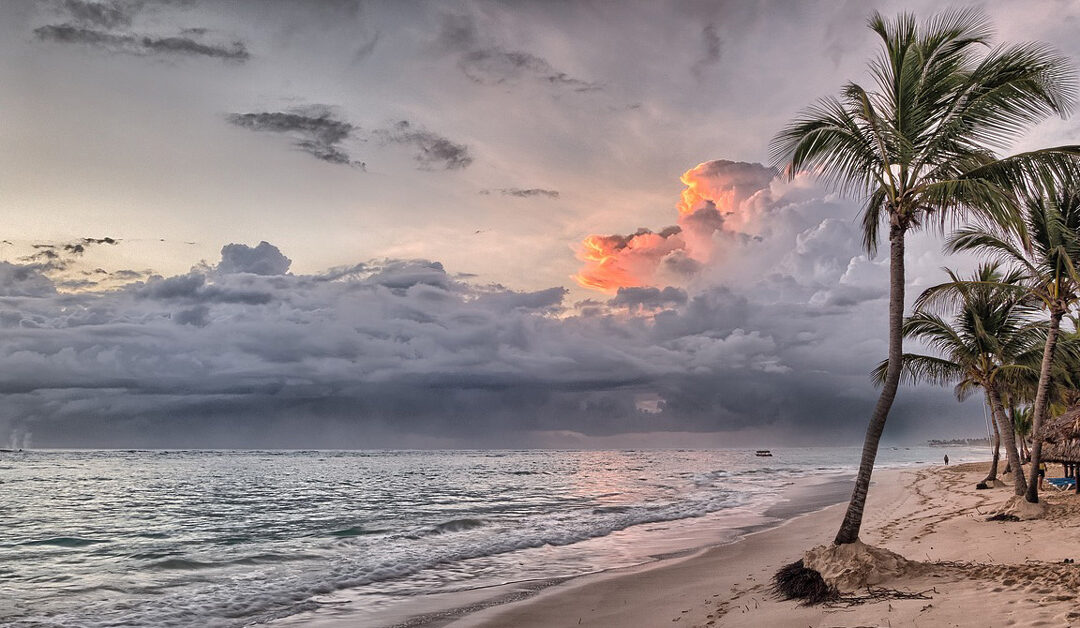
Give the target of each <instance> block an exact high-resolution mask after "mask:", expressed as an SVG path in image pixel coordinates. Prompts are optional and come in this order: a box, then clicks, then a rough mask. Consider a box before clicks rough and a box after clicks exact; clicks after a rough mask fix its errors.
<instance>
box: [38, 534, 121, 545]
mask: <svg viewBox="0 0 1080 628" xmlns="http://www.w3.org/2000/svg"><path fill="white" fill-rule="evenodd" d="M109 542H110V541H107V540H101V539H84V538H80V537H77V536H57V537H53V538H51V539H40V540H36V541H24V542H22V543H19V544H18V545H55V546H58V547H86V546H87V545H97V544H98V543H109Z"/></svg>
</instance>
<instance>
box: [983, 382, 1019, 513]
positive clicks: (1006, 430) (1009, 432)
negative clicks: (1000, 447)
mask: <svg viewBox="0 0 1080 628" xmlns="http://www.w3.org/2000/svg"><path fill="white" fill-rule="evenodd" d="M986 394H987V395H989V396H990V411H991V412H992V413H993V415H994V420H995V421H997V422H998V428H1000V430H1001V439H1002V440H1004V441H1005V456H1006V457H1007V458H1008V459H1009V467H1010V468H1011V469H1012V472H1013V484H1014V487H1015V489H1016V494H1017V495H1023V494H1024V491H1025V490H1027V482H1025V481H1024V467H1023V466H1021V464H1020V453H1019V452H1018V451H1017V450H1016V432H1015V431H1014V430H1013V425H1012V421H1011V420H1009V417H1008V416H1007V415H1006V414H1005V406H1003V405H1001V395H1000V394H998V390H997V384H995V383H993V382H989V383H988V384H987V385H986Z"/></svg>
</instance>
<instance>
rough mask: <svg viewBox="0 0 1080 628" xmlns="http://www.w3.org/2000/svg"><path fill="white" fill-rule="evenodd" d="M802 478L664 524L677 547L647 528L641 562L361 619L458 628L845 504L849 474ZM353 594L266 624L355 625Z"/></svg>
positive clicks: (282, 627) (428, 598)
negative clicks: (734, 504)
mask: <svg viewBox="0 0 1080 628" xmlns="http://www.w3.org/2000/svg"><path fill="white" fill-rule="evenodd" d="M889 471H890V470H885V471H881V473H886V472H889ZM803 480H804V482H805V483H799V482H795V483H792V485H789V486H785V487H784V488H783V489H782V491H781V492H780V496H779V499H778V500H777V501H776V502H774V503H772V504H770V505H768V506H767V507H766V508H765V509H764V510H763V511H762V512H760V513H754V514H753V515H752V516H751V517H750V518H751V520H750V521H747V522H746V523H743V524H740V525H736V526H733V527H716V528H712V527H710V524H714V525H722V524H723V523H724V522H723V521H722V520H721V521H715V520H713V521H710V520H709V517H708V516H706V517H703V518H690V519H684V520H676V521H673V522H667V524H665V525H674V526H678V527H679V528H680V530H679V534H678V536H680V538H683V539H684V540H685V539H690V540H689V542H690V543H691V545H689V546H686V547H678V546H677V543H675V542H673V541H671V540H670V539H668V538H666V537H667V535H666V534H665V532H648V533H646V535H647V536H646V537H642V540H643V541H645V542H647V543H649V544H658V545H659V546H660V547H661V548H663V546H664V545H667V546H669V547H671V548H672V549H669V550H665V549H660V550H659V551H657V552H656V553H651V552H650V553H647V554H645V555H643V557H644V558H645V560H643V561H642V562H638V563H635V564H632V565H627V566H622V567H613V568H608V569H603V570H599V571H594V572H589V573H583V574H575V575H570V576H556V577H551V578H540V579H533V580H522V581H516V582H508V583H504V584H500V585H494V586H486V587H478V588H476V589H471V590H468V591H458V592H453V593H434V594H428V595H423V596H418V597H416V598H415V599H412V600H408V601H405V602H403V603H402V604H401V605H400V606H398V607H395V608H394V609H393V612H388V613H385V614H383V615H382V617H383V619H381V620H379V619H378V616H376V617H366V618H364V619H365V621H372V620H375V623H372V624H370V625H373V626H380V627H382V628H444V627H446V626H458V625H459V622H462V621H466V622H467V621H469V620H470V618H472V617H474V616H483V614H484V613H485V612H488V611H491V610H492V609H500V608H507V607H512V606H514V605H517V604H527V603H529V602H530V601H531V600H533V599H535V598H537V597H539V596H542V595H545V594H546V593H547V592H548V591H551V590H558V591H561V590H563V589H564V588H567V587H574V586H576V584H577V583H579V582H587V581H591V580H592V579H596V578H600V579H603V578H607V577H619V576H621V575H626V574H635V573H639V572H644V571H648V570H651V569H656V568H660V567H663V566H666V565H671V564H676V563H679V562H681V561H685V560H692V559H693V558H694V557H696V556H698V555H700V554H702V553H703V552H708V551H710V550H713V549H715V548H718V547H725V546H728V545H732V544H738V543H740V542H742V541H743V540H745V539H746V538H747V537H749V536H751V535H754V534H759V533H761V532H763V531H769V530H774V529H776V528H778V527H782V526H786V525H788V524H789V523H790V522H792V521H795V520H798V519H799V518H801V517H804V516H807V515H811V514H814V513H817V512H820V511H821V510H822V509H823V508H826V507H829V506H832V505H835V504H840V503H846V502H847V500H848V498H849V497H850V495H851V487H852V482H853V481H854V473H850V472H839V473H830V474H824V475H820V476H809V477H807V478H803ZM713 514H714V515H718V516H729V515H730V513H726V512H724V511H720V512H718V513H713ZM644 525H649V524H644ZM635 533H637V534H640V532H635V531H634V530H632V529H627V530H624V531H620V532H617V533H616V534H635ZM355 593H356V592H350V591H348V590H346V591H342V592H339V593H338V594H337V595H338V596H339V599H336V600H334V602H333V603H329V604H325V605H324V606H321V607H320V608H318V609H315V610H312V611H305V612H302V613H299V614H297V615H291V616H288V617H283V618H280V619H278V620H274V621H272V622H271V625H274V626H278V627H279V628H293V627H299V626H303V627H305V628H346V627H351V626H355V625H357V624H356V622H357V621H358V620H359V619H360V617H359V616H358V615H356V614H355V611H350V610H349V606H350V605H351V604H350V601H351V600H352V599H354V597H353V596H354V594H355ZM465 625H467V624H465Z"/></svg>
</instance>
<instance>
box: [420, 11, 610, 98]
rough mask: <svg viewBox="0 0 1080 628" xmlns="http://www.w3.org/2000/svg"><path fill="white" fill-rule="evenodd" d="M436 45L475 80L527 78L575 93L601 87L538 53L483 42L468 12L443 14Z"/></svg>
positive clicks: (499, 81) (488, 82)
mask: <svg viewBox="0 0 1080 628" xmlns="http://www.w3.org/2000/svg"><path fill="white" fill-rule="evenodd" d="M436 48H437V49H439V50H441V51H443V52H447V53H450V54H455V55H457V57H458V67H459V68H460V69H461V71H462V73H463V74H465V76H466V77H468V78H469V80H471V81H473V82H474V83H479V84H482V85H503V84H507V83H512V82H515V81H517V80H519V79H521V78H523V77H529V78H532V79H534V80H537V81H540V82H543V83H547V84H549V85H553V86H556V87H561V88H566V89H570V90H572V91H575V92H589V91H596V90H599V89H600V86H599V85H598V84H596V83H591V82H589V81H584V80H581V79H578V78H575V77H573V76H570V75H569V74H567V73H566V72H561V71H559V70H557V69H555V68H554V67H553V66H552V65H551V63H549V62H548V61H547V60H546V59H544V58H542V57H539V56H537V55H534V54H532V53H529V52H524V51H520V50H507V49H505V48H503V47H501V46H498V45H492V44H488V43H485V40H484V38H483V37H482V36H481V34H480V32H479V28H478V26H477V24H476V21H475V20H474V19H473V18H472V17H471V16H469V15H464V14H449V13H448V14H446V15H444V16H443V18H442V23H441V24H440V30H439V35H438V38H437V40H436Z"/></svg>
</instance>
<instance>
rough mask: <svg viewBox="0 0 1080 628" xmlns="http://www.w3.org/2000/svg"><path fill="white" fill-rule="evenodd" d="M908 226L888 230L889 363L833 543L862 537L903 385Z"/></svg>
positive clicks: (849, 541)
mask: <svg viewBox="0 0 1080 628" xmlns="http://www.w3.org/2000/svg"><path fill="white" fill-rule="evenodd" d="M905 231H906V229H905V227H903V226H901V225H899V224H893V225H892V226H891V227H890V229H889V366H888V370H887V371H886V374H885V382H884V385H883V386H882V389H881V396H880V397H878V402H877V405H876V406H875V407H874V414H873V415H872V416H871V417H870V424H869V425H868V426H867V428H866V440H865V441H864V442H863V451H862V459H861V460H860V461H859V474H858V476H856V478H855V490H854V491H853V492H852V494H851V502H849V503H848V509H847V513H846V514H845V515H844V521H843V523H841V524H840V531H839V532H837V533H836V538H835V539H834V540H833V543H835V544H836V545H843V544H845V543H854V542H855V541H858V540H859V528H860V527H861V526H862V517H863V508H864V507H865V506H866V492H867V490H869V488H870V475H871V474H872V473H873V471H874V460H875V459H876V458H877V451H878V443H879V442H880V441H881V432H882V431H883V430H884V429H885V419H887V418H888V416H889V409H890V408H892V403H893V399H895V398H896V389H897V387H898V386H899V385H900V374H901V372H902V370H903V364H904V358H903V356H904V345H903V342H904V233H905Z"/></svg>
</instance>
